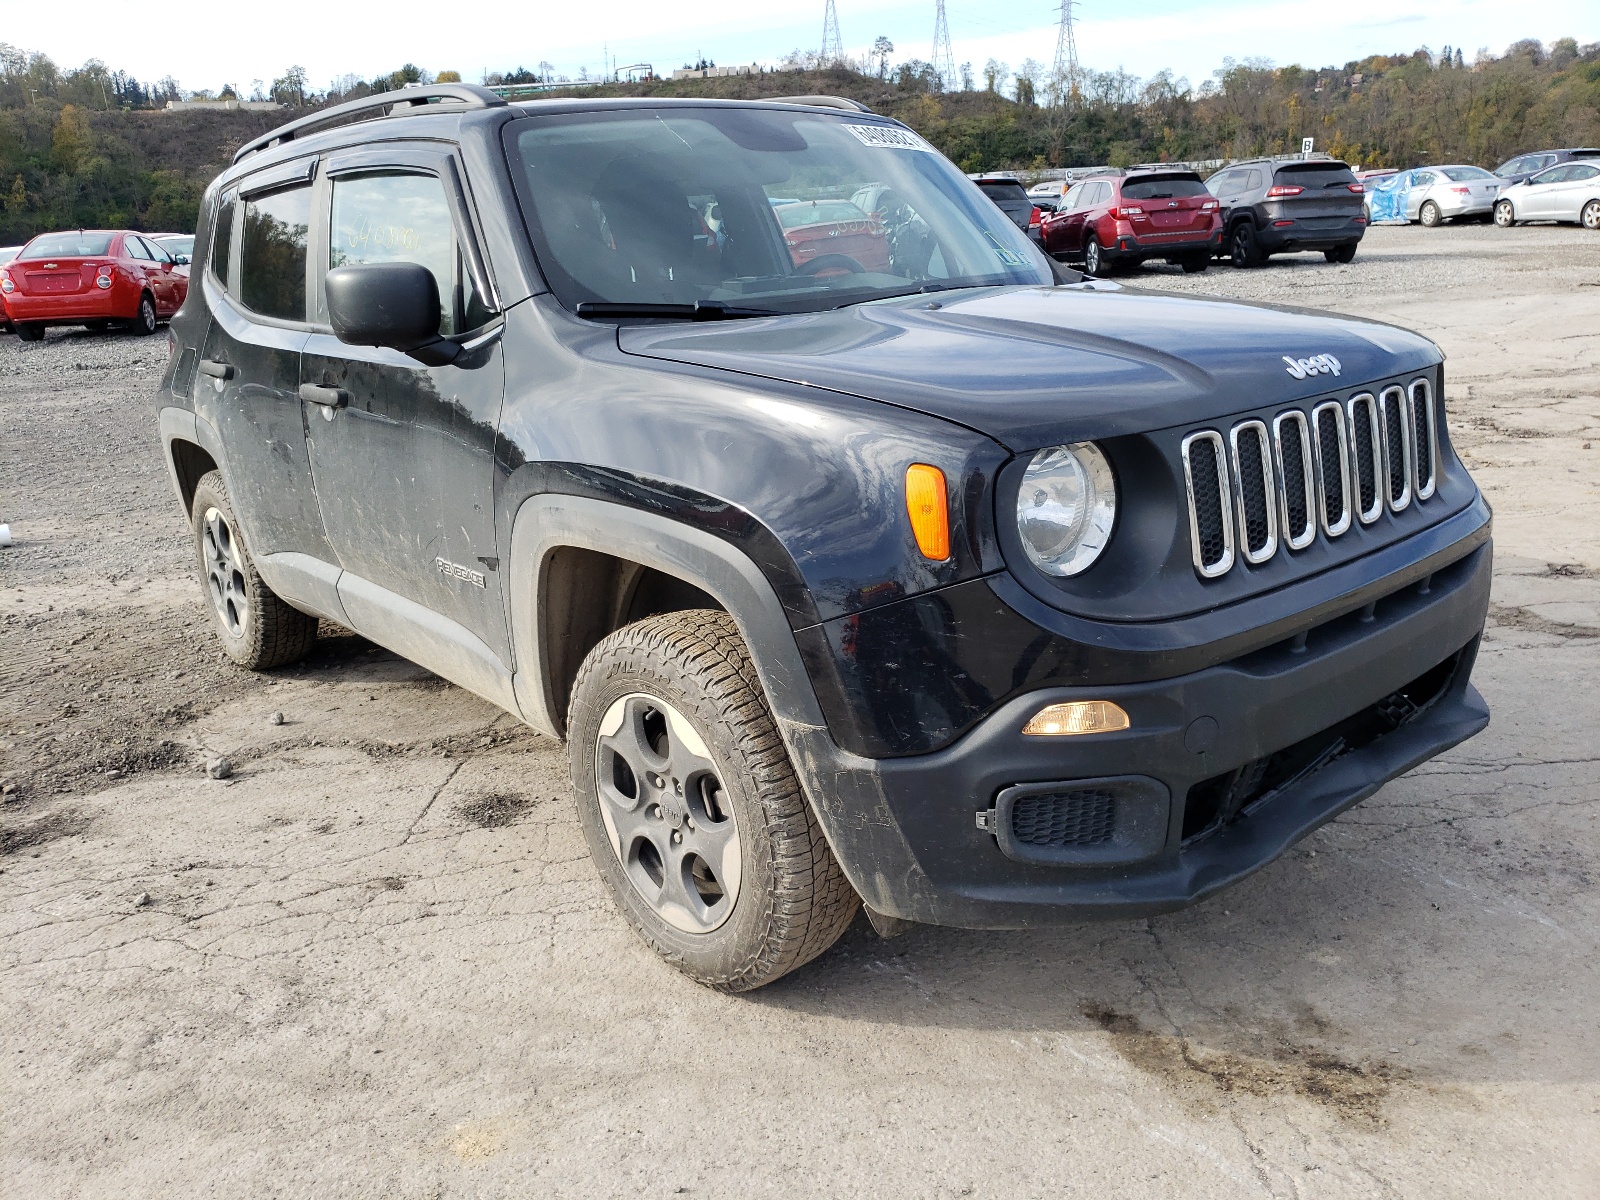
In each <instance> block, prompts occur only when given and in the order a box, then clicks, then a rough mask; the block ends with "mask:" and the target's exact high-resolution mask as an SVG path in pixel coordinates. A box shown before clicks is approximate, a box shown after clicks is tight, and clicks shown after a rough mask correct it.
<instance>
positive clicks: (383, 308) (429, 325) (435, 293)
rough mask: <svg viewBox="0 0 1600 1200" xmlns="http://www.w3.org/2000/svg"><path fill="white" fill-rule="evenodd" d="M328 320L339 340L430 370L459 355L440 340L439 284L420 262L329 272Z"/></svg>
mask: <svg viewBox="0 0 1600 1200" xmlns="http://www.w3.org/2000/svg"><path fill="white" fill-rule="evenodd" d="M326 283H327V291H328V321H329V323H330V324H331V325H332V326H333V332H334V334H335V335H336V336H337V337H338V339H339V340H340V341H341V342H344V343H346V344H347V345H351V346H387V347H388V348H389V349H391V350H398V351H400V352H401V353H402V354H408V355H410V356H411V357H412V358H414V359H416V360H417V361H418V362H420V363H422V364H424V365H425V366H429V367H442V366H444V365H445V364H446V363H448V362H450V361H451V360H453V359H454V358H455V356H456V355H457V354H458V353H459V352H460V349H461V348H460V347H459V346H458V345H456V343H455V342H451V341H447V340H446V339H444V338H442V337H440V336H439V285H438V283H437V282H436V281H435V280H434V278H433V272H432V271H430V270H428V268H427V267H424V266H422V265H421V264H419V263H409V262H392V263H362V264H361V265H359V266H353V267H335V268H333V270H331V271H329V272H328V274H327V279H326Z"/></svg>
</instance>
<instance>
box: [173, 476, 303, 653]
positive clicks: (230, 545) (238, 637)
mask: <svg viewBox="0 0 1600 1200" xmlns="http://www.w3.org/2000/svg"><path fill="white" fill-rule="evenodd" d="M190 528H191V530H192V533H193V537H194V550H195V558H196V560H197V564H198V566H199V568H200V587H201V589H202V590H203V591H204V592H205V595H206V607H207V608H208V609H209V610H210V612H211V623H212V625H213V627H214V628H215V629H216V631H217V636H218V637H219V638H221V639H222V649H223V651H224V652H225V653H226V654H227V656H228V657H229V658H231V659H232V660H233V661H234V662H236V663H238V664H239V665H240V666H241V667H244V668H246V669H247V670H251V671H265V670H268V669H270V668H272V667H281V666H283V665H284V664H285V663H292V662H294V661H296V660H297V659H300V658H304V657H305V655H306V653H307V652H308V651H309V650H310V649H311V646H312V643H314V642H315V641H316V640H317V619H316V618H315V617H308V616H307V615H306V614H305V613H303V612H301V611H300V610H299V609H295V608H290V607H289V605H287V604H285V603H284V602H283V601H282V600H280V599H279V598H278V597H277V595H275V594H274V593H273V591H272V589H271V588H269V587H267V585H266V584H265V583H263V582H262V580H261V576H260V575H259V574H257V573H256V567H255V563H254V562H253V561H252V560H251V558H250V551H249V550H248V549H247V548H246V547H245V544H244V535H243V534H242V533H241V532H240V530H239V520H238V518H237V517H236V516H235V515H234V512H233V502H232V501H231V500H230V499H229V498H228V489H227V486H226V485H225V484H224V483H223V482H222V472H220V471H210V472H207V473H206V474H205V475H203V476H202V477H201V479H200V482H199V484H198V485H197V486H196V487H195V489H194V505H193V507H192V508H191V509H190Z"/></svg>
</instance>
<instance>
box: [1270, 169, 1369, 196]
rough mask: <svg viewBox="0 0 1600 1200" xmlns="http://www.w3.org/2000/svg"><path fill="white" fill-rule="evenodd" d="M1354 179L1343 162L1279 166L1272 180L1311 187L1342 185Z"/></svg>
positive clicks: (1295, 185) (1352, 173)
mask: <svg viewBox="0 0 1600 1200" xmlns="http://www.w3.org/2000/svg"><path fill="white" fill-rule="evenodd" d="M1355 181H1356V177H1355V174H1354V172H1352V171H1351V170H1350V168H1349V167H1347V166H1345V165H1344V164H1343V163H1332V162H1330V163H1291V164H1289V165H1288V166H1283V167H1279V168H1278V169H1277V171H1276V172H1275V173H1274V179H1273V182H1275V183H1279V184H1289V185H1292V186H1294V187H1303V188H1305V189H1307V190H1308V191H1309V190H1310V189H1312V188H1324V187H1344V186H1346V185H1348V184H1352V183H1354V182H1355Z"/></svg>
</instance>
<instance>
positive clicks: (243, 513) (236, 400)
mask: <svg viewBox="0 0 1600 1200" xmlns="http://www.w3.org/2000/svg"><path fill="white" fill-rule="evenodd" d="M316 165H317V162H316V159H315V158H307V159H300V160H297V161H295V162H292V163H289V164H286V165H284V166H281V167H275V168H269V169H268V170H267V171H265V172H261V173H259V174H257V175H254V176H248V177H246V179H245V180H244V182H243V184H242V186H241V189H240V192H239V193H235V192H232V191H230V192H228V193H226V194H225V195H224V196H223V197H222V198H221V202H220V204H219V206H218V220H217V230H216V242H215V248H214V249H213V251H212V253H211V254H210V255H209V256H208V259H209V261H208V262H207V265H206V273H205V277H204V281H203V286H204V287H205V288H206V299H207V301H208V304H209V308H210V310H211V324H210V327H209V329H208V330H207V332H206V338H205V343H204V345H203V346H202V349H201V353H200V362H199V364H198V368H199V369H198V373H197V375H196V379H197V380H198V383H197V386H196V388H195V409H196V412H197V413H198V415H200V416H201V417H203V418H205V419H206V420H208V421H210V422H211V424H212V425H213V426H214V427H215V428H216V429H217V431H218V433H219V434H221V437H222V450H223V459H224V462H223V467H224V469H225V471H226V476H227V482H228V487H229V489H230V493H231V498H232V500H233V503H234V508H235V510H236V512H237V514H238V517H239V521H240V524H241V525H242V526H243V527H244V532H245V538H246V541H247V543H248V545H249V547H250V550H251V552H252V554H253V555H254V556H255V557H256V558H257V559H258V560H260V559H263V558H265V557H266V556H268V555H299V556H301V558H298V559H292V560H286V561H288V562H290V563H293V564H294V565H296V566H298V567H299V568H300V569H301V573H302V574H306V575H308V576H313V577H315V576H317V575H318V574H319V572H320V574H321V577H322V578H323V581H324V583H325V585H326V586H325V588H324V591H323V593H322V594H321V595H320V596H317V597H311V599H313V600H314V601H315V602H316V605H317V607H319V608H321V610H322V611H325V612H326V611H336V608H334V607H333V604H332V601H333V591H332V582H333V576H334V575H336V574H337V572H336V571H330V570H329V569H327V568H325V567H324V568H318V566H317V564H318V563H321V564H331V563H332V562H333V560H334V555H333V550H332V548H331V547H330V546H329V545H328V540H327V537H326V536H325V535H324V533H323V530H322V516H321V514H320V513H319V512H318V510H317V496H316V490H315V488H314V487H313V486H312V481H311V463H310V461H309V459H308V457H307V454H306V431H305V421H304V418H303V416H302V414H301V408H300V396H299V387H300V351H301V349H302V348H303V347H304V346H305V344H306V339H307V338H308V337H309V336H310V334H311V327H310V322H309V321H308V320H307V310H306V295H307V292H306V285H307V271H306V250H307V245H308V239H309V234H310V228H311V191H312V183H311V180H312V177H313V175H314V172H315V170H316ZM266 569H268V570H270V564H269V565H268V567H267V568H266Z"/></svg>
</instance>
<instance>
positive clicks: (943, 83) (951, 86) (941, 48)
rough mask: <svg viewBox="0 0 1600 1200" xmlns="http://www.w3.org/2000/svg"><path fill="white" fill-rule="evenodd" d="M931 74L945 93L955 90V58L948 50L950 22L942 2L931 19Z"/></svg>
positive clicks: (953, 53) (941, 1)
mask: <svg viewBox="0 0 1600 1200" xmlns="http://www.w3.org/2000/svg"><path fill="white" fill-rule="evenodd" d="M933 73H934V74H935V75H937V76H938V77H939V86H940V87H942V88H943V89H944V90H945V91H947V92H953V91H955V90H956V83H957V77H956V56H955V51H953V50H952V49H950V22H949V21H948V20H947V19H946V18H945V15H944V0H938V5H937V8H936V9H935V12H934V18H933Z"/></svg>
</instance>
